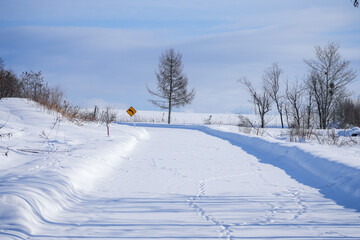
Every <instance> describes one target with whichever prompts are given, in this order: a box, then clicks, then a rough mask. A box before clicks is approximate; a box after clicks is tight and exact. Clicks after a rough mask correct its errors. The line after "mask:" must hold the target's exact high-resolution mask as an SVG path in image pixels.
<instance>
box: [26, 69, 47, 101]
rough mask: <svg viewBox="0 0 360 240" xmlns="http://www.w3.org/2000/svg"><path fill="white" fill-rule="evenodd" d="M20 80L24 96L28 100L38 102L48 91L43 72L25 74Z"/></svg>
mask: <svg viewBox="0 0 360 240" xmlns="http://www.w3.org/2000/svg"><path fill="white" fill-rule="evenodd" d="M20 78H21V83H22V87H23V90H22V91H23V95H24V97H26V98H30V99H32V100H34V101H37V102H38V101H39V100H40V98H41V97H42V96H43V93H44V91H47V90H48V89H47V84H46V83H45V81H44V77H43V75H42V73H41V71H40V72H33V71H31V72H23V73H22V74H21V75H20Z"/></svg>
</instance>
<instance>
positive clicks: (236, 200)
mask: <svg viewBox="0 0 360 240" xmlns="http://www.w3.org/2000/svg"><path fill="white" fill-rule="evenodd" d="M0 126H3V127H2V128H1V129H0V134H1V138H0V154H1V155H0V239H94V238H95V239H346V238H350V239H360V167H359V165H360V164H359V162H360V157H359V156H358V155H356V154H357V153H358V152H359V151H358V147H353V148H351V149H340V148H339V149H337V148H335V149H334V148H333V147H322V146H319V145H314V144H312V145H301V144H292V143H285V142H283V141H280V140H274V139H270V138H266V137H265V138H264V137H251V136H246V135H241V134H238V133H237V131H236V130H234V129H233V128H232V127H229V126H212V127H206V126H203V125H170V126H168V125H164V124H158V125H156V124H140V123H138V124H137V126H136V127H134V126H133V125H132V124H128V125H127V124H124V123H122V124H112V125H111V127H110V132H111V136H110V137H107V136H106V127H105V126H103V125H99V124H94V123H91V124H84V125H83V126H78V125H75V124H73V123H70V122H68V121H66V120H64V119H62V118H61V117H59V116H58V115H57V114H56V113H47V112H46V111H44V110H42V109H40V108H38V107H37V106H36V104H34V103H33V102H29V101H27V100H23V99H2V100H0Z"/></svg>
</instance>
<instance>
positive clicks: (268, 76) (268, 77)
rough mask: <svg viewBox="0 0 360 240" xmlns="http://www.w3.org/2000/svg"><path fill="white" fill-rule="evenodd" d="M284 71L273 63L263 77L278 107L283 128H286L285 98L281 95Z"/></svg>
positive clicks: (267, 89)
mask: <svg viewBox="0 0 360 240" xmlns="http://www.w3.org/2000/svg"><path fill="white" fill-rule="evenodd" d="M281 73H282V69H281V68H280V66H279V65H278V64H277V63H273V64H272V65H271V67H269V68H268V69H267V70H266V71H265V72H264V75H263V81H264V83H265V89H266V91H268V93H269V95H270V97H271V99H272V100H273V102H274V103H275V105H276V109H277V111H278V112H279V115H280V120H281V127H282V128H284V120H283V108H284V97H283V96H282V95H281V93H280V75H281Z"/></svg>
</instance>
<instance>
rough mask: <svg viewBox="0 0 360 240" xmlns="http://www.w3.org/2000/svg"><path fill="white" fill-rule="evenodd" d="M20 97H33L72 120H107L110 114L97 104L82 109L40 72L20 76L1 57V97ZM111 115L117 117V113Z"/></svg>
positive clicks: (47, 107) (113, 117)
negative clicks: (49, 82) (100, 109)
mask: <svg viewBox="0 0 360 240" xmlns="http://www.w3.org/2000/svg"><path fill="white" fill-rule="evenodd" d="M9 97H18V98H27V99H31V100H33V101H35V102H37V103H39V104H40V105H42V106H43V107H45V108H46V109H49V110H53V111H56V112H59V113H60V114H61V115H62V116H64V117H66V118H67V119H69V120H71V121H105V119H108V118H109V116H105V115H106V114H109V109H108V108H107V109H106V110H104V111H102V112H100V111H99V108H98V107H96V106H95V108H94V110H93V111H87V110H83V109H81V108H80V107H79V106H74V105H72V104H71V103H70V102H69V101H67V100H66V98H65V94H64V92H63V90H61V88H60V87H49V85H48V83H47V82H46V81H45V80H44V76H43V75H42V73H41V71H40V72H33V71H30V72H23V73H21V74H20V76H18V75H17V74H16V73H15V72H14V71H13V70H11V69H5V66H4V62H3V60H2V59H1V58H0V99H1V98H9ZM112 114H113V115H112V116H110V117H111V119H112V120H114V119H115V114H114V113H112Z"/></svg>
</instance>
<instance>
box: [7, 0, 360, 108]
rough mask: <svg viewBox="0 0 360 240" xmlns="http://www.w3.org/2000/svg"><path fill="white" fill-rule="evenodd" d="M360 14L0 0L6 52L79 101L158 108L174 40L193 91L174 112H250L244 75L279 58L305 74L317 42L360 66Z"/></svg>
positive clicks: (339, 2)
mask: <svg viewBox="0 0 360 240" xmlns="http://www.w3.org/2000/svg"><path fill="white" fill-rule="evenodd" d="M359 22H360V9H359V8H354V7H353V6H352V4H351V1H350V0H302V1H289V0H272V1H269V0H259V1H253V0H222V1H215V0H191V1H190V0H189V1H188V0H184V1H165V0H152V1H149V0H140V1H139V0H126V1H125V0H102V1H97V0H61V1H60V0H53V1H48V0H32V1H28V0H0V57H1V58H2V59H3V60H4V62H5V65H6V66H7V67H9V68H12V69H14V70H15V71H16V72H17V73H21V72H22V71H30V70H33V71H42V72H43V74H44V76H45V79H46V81H48V82H49V83H50V84H51V85H59V86H61V87H62V88H63V89H64V90H65V92H66V96H67V98H68V99H69V100H70V101H71V102H72V103H74V104H77V105H81V106H84V107H92V106H93V105H95V104H97V105H101V106H104V105H111V106H114V107H121V108H127V107H129V106H134V107H135V108H136V109H142V110H157V108H155V107H154V106H153V105H151V103H150V102H148V99H149V98H151V97H150V95H149V94H148V93H147V91H146V84H148V85H149V86H150V87H152V88H155V73H154V72H155V70H156V69H157V64H158V59H159V56H160V54H161V52H162V51H163V50H165V49H167V48H170V47H172V48H174V49H175V50H177V51H179V52H181V53H182V55H183V64H184V72H185V73H186V75H187V76H188V78H189V87H194V88H195V89H196V97H195V100H194V101H193V103H192V104H191V105H188V106H186V107H184V108H181V109H178V111H194V112H214V113H215V112H217V113H219V112H220V113H238V112H241V113H245V112H249V111H250V110H251V105H250V103H249V102H248V100H249V96H248V94H247V92H246V90H245V89H244V88H243V86H242V85H240V84H239V83H238V82H237V80H238V79H239V78H240V77H243V76H246V77H247V78H248V79H249V80H251V81H252V82H254V84H255V85H256V84H257V83H258V82H260V81H261V77H262V74H263V72H264V70H266V68H267V67H269V66H270V65H271V64H272V63H273V62H278V63H279V65H280V66H281V67H282V68H283V71H284V74H283V80H286V79H288V80H289V81H296V80H297V81H302V80H303V79H304V78H305V75H306V70H307V69H306V66H305V64H304V59H309V58H313V57H314V47H315V46H316V45H320V46H325V45H326V44H328V43H329V42H335V43H339V44H340V46H341V48H340V53H341V55H342V56H343V57H344V58H346V59H348V60H350V61H351V62H352V67H353V68H354V69H355V70H356V71H357V72H358V73H359V74H360V48H359V47H360V44H359V43H360V25H359ZM359 82H360V81H359V78H358V79H357V80H356V81H355V82H354V83H353V84H352V85H351V86H349V87H350V88H351V89H352V90H355V91H357V92H358V93H359V91H358V90H359V89H360V83H359ZM354 96H357V95H356V94H355V95H354Z"/></svg>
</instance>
